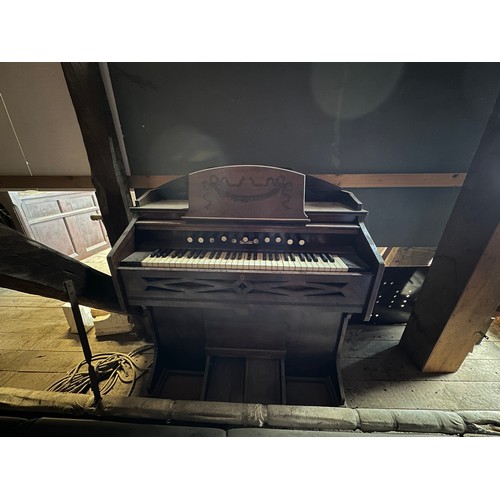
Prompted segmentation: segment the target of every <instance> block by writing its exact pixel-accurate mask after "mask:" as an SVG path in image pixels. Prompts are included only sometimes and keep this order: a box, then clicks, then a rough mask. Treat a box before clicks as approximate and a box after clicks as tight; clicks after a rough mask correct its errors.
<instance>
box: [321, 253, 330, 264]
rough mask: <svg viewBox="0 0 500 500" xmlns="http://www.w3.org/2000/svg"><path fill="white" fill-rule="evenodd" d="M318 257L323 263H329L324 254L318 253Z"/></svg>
mask: <svg viewBox="0 0 500 500" xmlns="http://www.w3.org/2000/svg"><path fill="white" fill-rule="evenodd" d="M319 256H320V257H321V260H322V261H323V262H330V261H329V260H328V257H327V256H326V255H325V254H324V253H320V254H319Z"/></svg>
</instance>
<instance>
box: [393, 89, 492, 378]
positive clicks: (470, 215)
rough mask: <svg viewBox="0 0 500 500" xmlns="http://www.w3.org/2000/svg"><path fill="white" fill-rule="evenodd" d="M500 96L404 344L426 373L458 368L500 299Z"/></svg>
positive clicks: (419, 297) (484, 327)
mask: <svg viewBox="0 0 500 500" xmlns="http://www.w3.org/2000/svg"><path fill="white" fill-rule="evenodd" d="M499 219H500V97H499V99H498V100H497V102H496V104H495V106H494V108H493V112H492V115H491V117H490V119H489V121H488V124H487V126H486V129H485V131H484V134H483V137H482V138H481V142H480V144H479V146H478V149H477V151H476V154H475V156H474V159H473V161H472V165H471V167H470V170H469V173H468V174H467V177H466V179H465V182H464V184H463V187H462V190H461V191H460V194H459V196H458V198H457V201H456V203H455V206H454V208H453V211H452V213H451V215H450V218H449V220H448V223H447V225H446V227H445V230H444V233H443V236H442V238H441V241H440V242H439V246H438V248H437V250H436V253H435V255H434V260H433V262H432V265H431V267H430V269H429V272H428V274H427V277H426V280H425V282H424V284H423V287H422V289H421V291H420V293H419V296H418V300H417V302H416V304H415V307H414V310H413V312H412V314H411V316H410V319H409V321H408V324H407V326H406V329H405V331H404V333H403V337H402V339H401V343H400V345H401V347H402V348H403V349H404V350H405V351H406V352H407V353H408V355H409V356H410V357H411V358H412V359H413V360H414V362H415V363H416V364H417V366H418V367H419V369H420V370H422V371H423V372H428V373H431V372H435V373H438V372H454V371H456V370H458V368H459V367H460V366H461V364H462V362H463V361H464V359H465V357H466V356H467V354H468V353H469V352H470V351H472V349H473V347H474V345H475V344H476V342H477V341H478V340H479V338H481V337H482V336H483V335H484V333H485V332H486V330H487V329H488V326H489V324H490V323H491V316H492V315H493V314H494V313H495V309H496V307H497V306H498V304H499V303H500V227H499Z"/></svg>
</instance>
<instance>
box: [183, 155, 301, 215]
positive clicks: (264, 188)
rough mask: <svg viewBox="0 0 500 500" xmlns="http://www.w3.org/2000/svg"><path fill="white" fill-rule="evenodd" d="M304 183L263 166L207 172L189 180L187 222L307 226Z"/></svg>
mask: <svg viewBox="0 0 500 500" xmlns="http://www.w3.org/2000/svg"><path fill="white" fill-rule="evenodd" d="M305 179H306V176H305V175H304V174H302V173H299V172H294V171H292V170H286V169H284V168H279V167H268V166H263V165H231V166H226V167H215V168H207V169H204V170H199V171H197V172H193V173H191V174H189V176H188V198H189V208H188V211H187V213H186V215H185V216H184V217H183V219H185V220H187V221H208V220H214V221H216V220H217V221H219V220H238V221H249V222H251V221H278V222H281V223H283V222H285V223H286V222H291V223H300V222H302V223H304V224H305V223H306V222H309V218H308V217H307V215H306V214H305V211H304V204H305Z"/></svg>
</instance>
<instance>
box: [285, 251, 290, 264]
mask: <svg viewBox="0 0 500 500" xmlns="http://www.w3.org/2000/svg"><path fill="white" fill-rule="evenodd" d="M283 257H284V259H285V261H286V262H290V254H289V253H285V254H283Z"/></svg>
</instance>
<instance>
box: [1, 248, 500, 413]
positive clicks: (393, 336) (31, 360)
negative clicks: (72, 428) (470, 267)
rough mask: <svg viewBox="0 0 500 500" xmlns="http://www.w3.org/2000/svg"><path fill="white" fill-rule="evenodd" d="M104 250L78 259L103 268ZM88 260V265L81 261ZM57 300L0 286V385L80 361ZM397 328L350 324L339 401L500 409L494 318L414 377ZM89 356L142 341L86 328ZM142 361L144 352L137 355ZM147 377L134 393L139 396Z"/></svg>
mask: <svg viewBox="0 0 500 500" xmlns="http://www.w3.org/2000/svg"><path fill="white" fill-rule="evenodd" d="M106 255H107V251H104V252H101V253H100V254H97V255H96V256H93V257H91V258H90V259H87V260H86V261H85V263H87V264H88V265H92V266H94V267H96V268H98V269H100V270H101V271H108V272H109V269H108V267H107V263H106V260H105V257H106ZM89 261H90V262H89ZM62 304H63V302H61V301H57V300H54V299H47V298H44V297H38V296H35V295H30V294H25V293H22V292H17V291H13V290H7V289H0V386H5V387H19V388H23V389H33V390H45V389H47V388H48V387H49V386H50V385H51V384H52V383H54V382H55V381H56V380H59V379H60V378H62V377H64V375H65V374H66V373H67V372H68V371H69V370H71V369H73V368H74V367H75V366H76V365H77V364H78V363H79V362H80V361H82V360H83V353H82V350H81V346H80V342H79V340H78V336H77V335H76V334H72V333H70V331H69V327H68V324H67V322H66V319H65V316H64V313H63V311H62ZM404 328H405V325H367V324H360V325H354V324H353V325H351V326H350V327H349V329H348V331H347V334H346V337H345V340H344V345H343V350H342V355H341V360H340V362H341V367H342V375H343V379H344V387H345V392H346V403H347V405H348V406H350V407H355V408H409V409H416V408H422V409H441V410H460V409H462V410H466V409H471V410H474V409H476V410H500V323H499V324H496V323H495V324H494V325H493V326H492V328H490V331H489V332H488V339H484V340H483V341H482V342H481V343H480V344H479V345H476V346H475V347H474V351H473V352H472V353H471V354H469V356H467V358H466V360H465V362H464V363H463V365H462V367H461V368H460V370H458V371H457V372H455V373H449V374H437V375H435V374H422V373H420V372H419V371H418V370H417V368H416V367H415V365H414V364H413V363H412V362H411V361H410V359H409V357H408V356H407V355H406V354H405V353H404V352H403V351H402V350H401V349H400V348H399V346H398V344H399V340H400V338H401V335H402V333H403V330H404ZM88 339H89V344H90V347H91V349H92V352H93V354H97V353H103V352H106V353H108V352H109V353H111V352H119V353H124V354H128V353H129V352H131V351H132V350H133V349H135V348H136V347H138V346H141V345H145V342H144V341H142V340H141V339H140V338H138V337H137V336H136V335H135V334H134V333H127V334H121V335H117V336H109V337H104V338H102V339H101V338H97V337H96V336H95V331H94V330H91V331H89V332H88ZM139 360H140V361H139V362H140V363H142V366H146V365H147V364H149V363H150V362H151V360H152V351H149V352H147V353H146V354H144V355H142V356H141V357H140V358H139ZM147 382H148V379H147V377H142V378H141V379H139V381H138V382H137V384H136V387H135V390H134V394H135V395H144V394H146V389H147ZM129 389H130V385H128V384H117V386H116V387H115V388H114V389H113V393H114V394H128V392H129Z"/></svg>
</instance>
